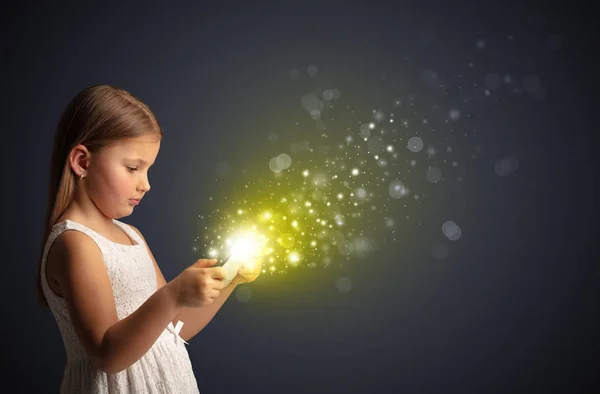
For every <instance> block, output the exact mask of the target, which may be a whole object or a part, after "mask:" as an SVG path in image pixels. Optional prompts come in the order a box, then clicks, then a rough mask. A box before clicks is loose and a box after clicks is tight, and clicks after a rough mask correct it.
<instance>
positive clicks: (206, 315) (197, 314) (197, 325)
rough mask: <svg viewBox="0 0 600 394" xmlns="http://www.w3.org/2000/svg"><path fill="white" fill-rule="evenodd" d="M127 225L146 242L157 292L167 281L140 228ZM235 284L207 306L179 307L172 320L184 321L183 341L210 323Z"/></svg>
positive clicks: (229, 286) (174, 323)
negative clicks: (154, 273) (152, 265)
mask: <svg viewBox="0 0 600 394" xmlns="http://www.w3.org/2000/svg"><path fill="white" fill-rule="evenodd" d="M129 226H130V227H131V228H133V229H134V230H135V231H136V232H137V233H138V234H139V235H140V237H141V238H142V239H143V240H144V243H145V244H146V249H147V250H148V254H149V255H150V258H151V259H152V261H153V262H154V270H155V271H156V286H157V292H158V291H160V290H161V289H162V288H163V287H164V286H165V285H167V281H166V280H165V277H164V275H163V274H162V271H161V270H160V268H159V267H158V263H157V262H156V259H155V258H154V255H153V254H152V251H151V250H150V247H149V246H148V243H147V242H146V239H145V238H144V236H143V235H142V233H141V232H140V230H138V229H137V228H136V227H134V226H133V225H131V224H129ZM169 283H171V282H169ZM236 286H237V285H236V284H234V283H230V284H229V285H227V286H226V287H225V288H224V289H223V290H221V294H220V295H219V297H217V298H215V300H214V301H213V302H212V303H211V304H209V305H207V306H204V307H202V308H182V309H180V312H179V313H178V314H177V316H175V318H174V319H173V320H172V323H173V325H177V321H178V320H179V321H182V322H183V323H184V324H183V327H181V331H180V332H179V336H180V337H181V338H182V339H183V340H184V341H188V340H190V339H191V338H193V337H194V336H195V335H196V334H198V333H199V332H200V331H202V329H203V328H204V327H206V325H207V324H208V323H210V321H211V320H212V319H213V317H215V315H216V314H217V312H218V311H219V309H221V307H222V306H223V304H224V303H225V301H227V299H228V298H229V296H230V295H231V293H232V292H233V290H234V289H235V287H236Z"/></svg>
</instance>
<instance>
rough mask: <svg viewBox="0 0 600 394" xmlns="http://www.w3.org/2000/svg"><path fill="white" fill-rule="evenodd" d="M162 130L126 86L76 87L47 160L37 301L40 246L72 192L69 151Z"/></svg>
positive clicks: (42, 303)
mask: <svg viewBox="0 0 600 394" xmlns="http://www.w3.org/2000/svg"><path fill="white" fill-rule="evenodd" d="M147 134H156V135H158V136H160V138H162V137H163V132H162V129H161V127H160V125H159V124H158V121H157V120H156V116H155V115H154V113H153V112H152V111H151V110H150V108H149V107H148V105H146V104H144V103H143V102H142V101H141V100H139V99H138V98H136V97H135V96H133V95H132V94H131V93H129V92H128V91H126V90H124V89H122V88H120V87H117V86H114V85H93V86H90V87H87V88H85V89H83V90H82V91H80V92H79V93H77V95H76V96H75V97H74V98H73V99H72V100H71V101H70V102H69V103H68V105H67V107H66V108H65V110H64V112H63V113H62V115H61V117H60V120H59V122H58V127H57V129H56V133H55V135H54V142H53V147H52V158H51V161H50V183H49V188H48V202H47V206H46V215H45V218H44V231H43V236H42V243H41V247H40V256H39V260H38V268H37V281H36V288H37V298H38V302H39V304H40V306H41V307H47V306H48V301H47V300H46V297H45V296H44V294H43V291H42V279H41V275H45V272H41V267H42V258H43V254H44V248H45V245H46V242H47V240H48V236H49V235H50V231H51V230H52V227H53V226H54V225H55V224H56V221H57V220H58V218H59V217H60V216H61V215H62V214H63V213H64V212H65V210H66V209H67V207H68V206H69V204H70V203H71V200H72V198H73V192H74V190H75V182H76V181H77V178H76V175H75V174H74V173H73V171H72V169H71V167H70V165H69V161H68V158H69V154H70V153H71V150H72V149H73V148H74V147H75V146H76V145H78V144H82V145H83V146H85V147H86V148H87V149H88V150H89V151H90V152H91V153H94V152H98V151H100V150H101V149H103V148H105V147H107V146H109V145H110V144H112V143H114V142H116V141H120V140H125V139H131V138H136V137H140V136H142V135H147Z"/></svg>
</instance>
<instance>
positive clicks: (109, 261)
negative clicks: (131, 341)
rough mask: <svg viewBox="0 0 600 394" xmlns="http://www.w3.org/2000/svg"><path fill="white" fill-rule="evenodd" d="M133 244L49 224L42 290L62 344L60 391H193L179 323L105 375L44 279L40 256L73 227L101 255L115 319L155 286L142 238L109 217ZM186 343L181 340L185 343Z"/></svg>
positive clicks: (85, 229)
mask: <svg viewBox="0 0 600 394" xmlns="http://www.w3.org/2000/svg"><path fill="white" fill-rule="evenodd" d="M113 222H114V223H115V224H116V225H118V226H119V227H120V228H121V229H122V230H123V231H125V233H126V234H128V235H129V237H130V238H131V239H132V240H133V241H134V242H135V243H136V245H123V244H120V243H116V242H113V241H111V240H109V239H108V238H106V237H104V236H103V235H101V234H99V233H97V232H95V231H94V230H92V229H90V228H88V227H86V226H84V225H82V224H80V223H77V222H74V221H71V220H68V219H67V220H65V221H62V222H60V223H57V224H55V225H54V226H53V227H52V230H51V232H50V235H49V237H48V240H47V241H46V244H45V247H44V254H43V256H42V267H41V270H42V272H41V274H42V275H41V278H42V291H43V293H44V295H45V297H46V299H47V301H48V304H49V306H50V310H51V311H52V314H53V315H54V318H55V319H56V323H57V325H58V328H59V330H60V334H61V337H62V340H63V343H64V346H65V351H66V356H67V362H66V365H65V369H64V373H63V377H62V382H61V386H60V393H61V394H67V393H78V394H87V393H90V394H103V393H119V394H121V393H136V394H137V393H173V394H175V393H176V394H188V393H199V390H198V385H197V382H196V378H195V376H194V372H193V369H192V365H191V362H190V358H189V354H188V351H187V349H186V348H185V344H184V342H185V341H184V340H183V339H182V338H181V337H180V336H179V332H180V330H181V326H182V325H183V322H181V321H180V322H177V324H176V326H173V323H172V322H170V323H169V324H168V326H167V327H165V329H164V331H163V332H162V333H161V334H160V336H159V337H158V339H157V340H156V342H155V343H154V344H153V345H152V347H151V348H150V349H149V350H148V352H147V353H146V354H144V356H142V358H141V359H139V360H138V361H136V362H135V363H134V364H132V365H131V366H130V367H129V368H127V369H126V370H124V371H121V372H117V373H114V374H107V373H105V372H103V371H101V370H99V369H97V368H95V367H94V365H93V363H92V362H91V360H89V358H88V357H87V355H86V353H85V350H84V349H83V347H82V345H81V343H80V342H79V339H78V337H77V335H76V333H75V330H74V328H73V325H72V324H71V320H70V318H69V313H68V310H67V305H66V302H65V300H64V298H62V297H60V296H58V295H57V294H56V293H54V292H53V291H52V290H51V289H50V287H49V285H48V280H47V278H46V258H47V256H48V251H49V249H50V246H51V245H52V242H54V240H55V239H56V237H58V235H60V234H61V233H62V232H63V231H66V230H77V231H81V232H82V233H85V234H87V235H88V236H89V237H90V238H92V239H93V240H94V241H95V242H96V244H97V245H98V247H99V248H100V251H101V252H102V255H103V257H104V264H105V266H106V271H107V274H108V277H109V278H110V282H111V285H112V292H113V296H114V300H115V305H116V309H117V316H118V318H119V320H121V319H123V318H125V317H127V316H129V315H130V314H131V313H132V312H134V311H135V310H136V309H138V308H139V307H140V306H141V305H142V304H143V303H144V302H145V301H146V300H147V299H148V298H149V297H150V296H151V295H152V294H153V293H154V292H155V291H156V290H157V284H156V272H155V270H154V263H153V262H152V259H151V258H150V255H149V254H148V251H147V250H146V245H145V243H144V240H143V239H142V238H141V237H140V236H139V235H138V233H137V232H136V231H135V230H133V229H132V228H131V227H129V226H128V225H127V224H125V223H123V222H121V221H119V220H116V219H113ZM185 343H187V342H185Z"/></svg>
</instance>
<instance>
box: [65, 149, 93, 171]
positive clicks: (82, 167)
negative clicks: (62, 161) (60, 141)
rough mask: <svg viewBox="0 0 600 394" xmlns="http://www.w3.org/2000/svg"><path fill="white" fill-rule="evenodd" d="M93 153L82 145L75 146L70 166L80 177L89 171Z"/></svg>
mask: <svg viewBox="0 0 600 394" xmlns="http://www.w3.org/2000/svg"><path fill="white" fill-rule="evenodd" d="M90 157H91V153H90V151H89V150H88V149H87V148H86V147H85V146H84V145H82V144H78V145H75V146H74V147H73V149H71V153H69V166H70V167H71V169H72V170H73V172H74V173H75V174H76V175H77V176H79V175H81V174H82V173H85V172H86V171H87V169H88V165H89V161H90Z"/></svg>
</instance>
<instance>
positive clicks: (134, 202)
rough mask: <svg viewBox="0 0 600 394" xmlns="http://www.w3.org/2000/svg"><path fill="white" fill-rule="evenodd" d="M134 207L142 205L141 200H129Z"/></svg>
mask: <svg viewBox="0 0 600 394" xmlns="http://www.w3.org/2000/svg"><path fill="white" fill-rule="evenodd" d="M129 201H130V202H131V203H132V204H133V205H138V204H139V203H140V200H131V199H130V200H129Z"/></svg>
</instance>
